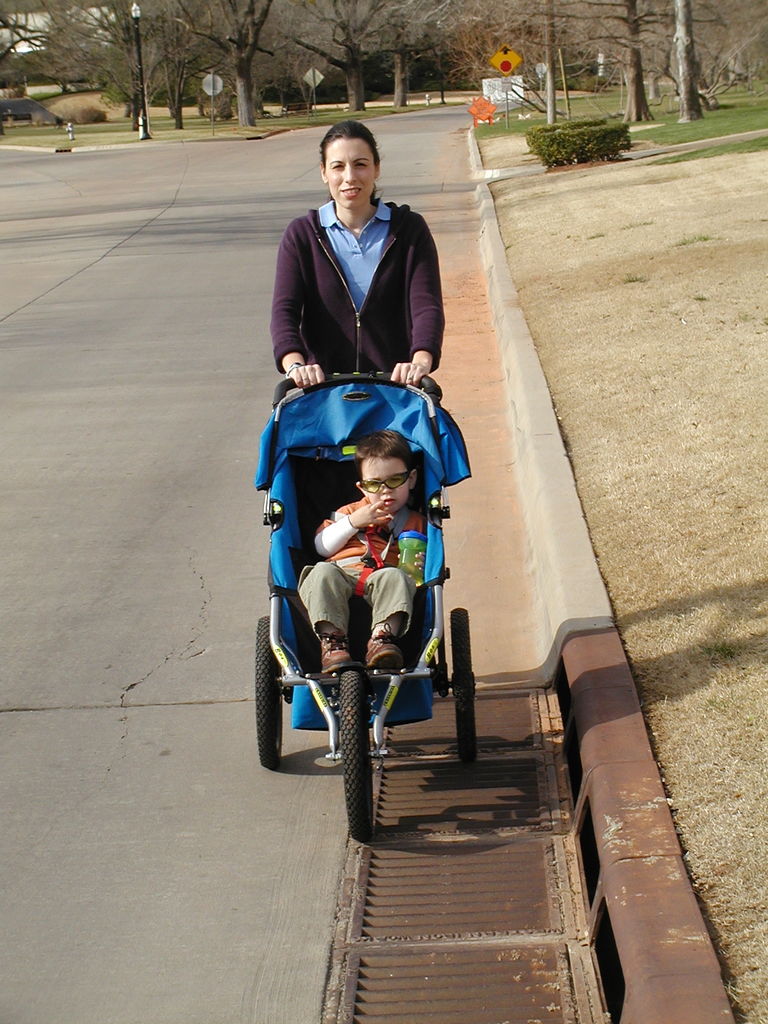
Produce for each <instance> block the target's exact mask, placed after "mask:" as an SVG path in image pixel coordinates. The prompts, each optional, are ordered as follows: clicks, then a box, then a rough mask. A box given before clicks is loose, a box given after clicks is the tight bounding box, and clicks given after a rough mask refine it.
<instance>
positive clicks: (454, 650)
mask: <svg viewBox="0 0 768 1024" xmlns="http://www.w3.org/2000/svg"><path fill="white" fill-rule="evenodd" d="M451 661H452V665H453V674H452V676H451V689H452V690H453V700H454V704H455V707H456V740H457V743H458V748H459V758H460V760H462V761H464V762H465V763H467V762H470V761H474V760H476V758H477V730H476V727H475V674H474V672H473V671H472V643H471V640H470V635H469V612H468V611H467V610H466V608H454V609H453V610H452V611H451Z"/></svg>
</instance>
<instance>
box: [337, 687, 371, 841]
mask: <svg viewBox="0 0 768 1024" xmlns="http://www.w3.org/2000/svg"><path fill="white" fill-rule="evenodd" d="M370 713H371V711H370V705H369V703H368V693H367V689H366V684H365V677H364V675H363V673H362V672H360V671H358V670H356V669H355V670H350V671H347V672H342V673H341V677H340V679H339V739H340V742H341V754H342V759H343V766H344V799H345V801H346V805H347V819H348V822H349V834H350V835H351V836H352V838H353V839H356V840H357V841H358V842H359V843H367V842H368V840H369V839H370V838H371V836H372V835H373V769H372V767H371V746H370V741H369V737H368V721H369V718H370Z"/></svg>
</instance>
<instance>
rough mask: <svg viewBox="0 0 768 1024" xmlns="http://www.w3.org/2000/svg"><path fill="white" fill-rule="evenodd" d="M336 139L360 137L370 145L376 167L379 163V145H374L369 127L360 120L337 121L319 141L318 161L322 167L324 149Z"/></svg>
mask: <svg viewBox="0 0 768 1024" xmlns="http://www.w3.org/2000/svg"><path fill="white" fill-rule="evenodd" d="M336 139H362V141H363V142H365V143H367V144H368V146H369V147H370V150H371V153H373V162H374V164H375V165H376V167H378V166H379V164H380V163H381V157H380V156H379V147H378V146H377V145H376V139H374V137H373V133H372V132H371V131H370V129H369V128H366V126H365V125H364V124H363V123H362V121H339V122H338V124H334V125H333V126H332V127H330V128H329V129H328V131H327V132H326V133H325V135H324V136H323V141H322V142H321V143H320V163H321V164H322V165H323V167H325V154H326V151H327V149H328V147H329V146H330V144H331V143H332V142H335V141H336Z"/></svg>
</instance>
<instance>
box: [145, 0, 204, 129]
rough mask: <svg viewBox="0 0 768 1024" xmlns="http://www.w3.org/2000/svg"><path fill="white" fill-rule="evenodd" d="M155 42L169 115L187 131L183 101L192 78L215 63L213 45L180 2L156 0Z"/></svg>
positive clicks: (177, 126)
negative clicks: (195, 29) (192, 23)
mask: <svg viewBox="0 0 768 1024" xmlns="http://www.w3.org/2000/svg"><path fill="white" fill-rule="evenodd" d="M153 6H154V10H155V16H154V33H153V34H154V40H155V44H156V46H157V49H158V51H159V56H160V67H161V68H162V74H163V76H164V79H165V87H166V93H167V96H168V112H169V114H170V115H171V117H172V118H173V120H174V124H175V126H176V128H178V129H182V128H183V127H184V114H183V101H184V94H185V92H186V88H187V82H188V81H189V79H190V77H191V76H192V75H195V74H199V73H200V72H201V71H203V70H204V69H207V68H209V67H210V66H211V64H212V63H213V61H212V58H211V50H210V47H209V45H208V44H207V43H206V41H205V40H204V39H202V38H201V37H200V36H199V35H196V34H195V33H194V32H193V31H192V29H191V27H190V25H189V23H188V22H187V21H186V19H185V18H184V16H183V11H182V9H181V6H180V4H179V3H178V0H154V5H153Z"/></svg>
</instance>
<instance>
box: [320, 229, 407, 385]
mask: <svg viewBox="0 0 768 1024" xmlns="http://www.w3.org/2000/svg"><path fill="white" fill-rule="evenodd" d="M315 238H317V240H318V242H319V243H320V248H321V249H322V250H323V252H324V253H325V255H326V256H327V257H328V259H329V260H330V262H331V266H332V267H333V269H334V270H335V271H336V273H337V274H338V275H339V280H340V281H341V283H342V285H343V286H344V291H345V292H346V293H347V298H348V299H349V301H350V303H351V305H352V311H353V312H354V314H355V373H360V334H361V324H360V317H361V316H362V313H363V310H364V309H365V307H366V304H367V302H368V296H369V295H370V294H371V288H373V282H374V281H375V280H376V275H377V274H378V272H379V267H380V266H381V264H382V262H383V261H384V257H385V256H386V255H387V253H388V252H389V250H390V249H391V248H392V246H393V245H394V244H395V241H396V239H397V235H394V234H393V235H392V237H391V238H390V240H389V242H388V243H387V247H386V249H384V251H383V252H382V254H381V259H380V260H379V262H378V263H377V264H376V269H375V270H374V272H373V277H372V278H371V283H370V285H369V287H368V291H367V292H366V295H365V298H364V299H363V304H362V306H361V307H360V309H358V308H357V306H356V305H355V300H354V299H353V298H352V292H351V291H350V290H349V285H348V284H347V280H346V278H345V277H344V275H343V274H342V272H341V270H340V269H339V266H338V264H337V263H336V260H335V259H334V258H333V256H331V254H330V253H329V252H328V249H327V247H326V245H325V242H324V241H323V239H322V238H321V236H320V234H319V233H318V232H317V231H316V232H315Z"/></svg>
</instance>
